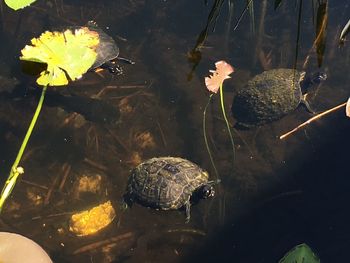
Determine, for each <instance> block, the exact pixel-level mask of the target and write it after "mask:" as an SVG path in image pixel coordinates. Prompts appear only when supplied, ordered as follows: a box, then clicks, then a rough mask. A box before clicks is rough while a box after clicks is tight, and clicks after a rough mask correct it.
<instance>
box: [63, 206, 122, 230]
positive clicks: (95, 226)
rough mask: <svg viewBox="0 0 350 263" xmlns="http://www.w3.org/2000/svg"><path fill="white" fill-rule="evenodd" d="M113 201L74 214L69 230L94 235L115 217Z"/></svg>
mask: <svg viewBox="0 0 350 263" xmlns="http://www.w3.org/2000/svg"><path fill="white" fill-rule="evenodd" d="M115 215H116V214H115V210H114V208H113V206H112V204H111V201H107V202H105V203H103V204H100V205H98V206H95V207H93V208H91V209H90V210H85V211H82V212H79V213H77V214H74V215H72V217H71V220H70V226H69V230H70V231H71V232H73V233H74V234H76V235H77V236H87V235H92V234H95V233H96V232H98V231H99V230H101V229H102V228H104V227H106V226H108V225H109V224H110V223H111V222H112V221H113V219H114V218H115Z"/></svg>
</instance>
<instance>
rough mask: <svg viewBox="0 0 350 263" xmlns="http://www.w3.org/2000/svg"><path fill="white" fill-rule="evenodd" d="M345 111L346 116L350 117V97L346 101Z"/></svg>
mask: <svg viewBox="0 0 350 263" xmlns="http://www.w3.org/2000/svg"><path fill="white" fill-rule="evenodd" d="M345 113H346V116H348V117H349V118H350V98H349V99H348V101H347V102H346V106H345Z"/></svg>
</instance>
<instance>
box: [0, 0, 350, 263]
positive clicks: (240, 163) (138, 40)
mask: <svg viewBox="0 0 350 263" xmlns="http://www.w3.org/2000/svg"><path fill="white" fill-rule="evenodd" d="M217 2H218V3H220V1H217ZM273 2H274V1H253V3H254V8H253V13H249V11H247V12H246V13H245V14H244V16H243V18H242V20H241V21H240V23H239V24H238V27H237V29H236V30H233V28H234V27H235V25H236V23H237V21H238V19H239V16H240V14H241V13H242V11H243V10H244V8H245V4H246V1H223V4H222V6H221V9H220V8H218V9H217V12H219V14H220V15H219V16H218V17H217V19H216V24H215V25H214V23H213V22H210V23H209V22H208V16H209V14H210V11H211V9H212V5H213V3H212V2H209V3H208V4H207V5H206V4H205V3H204V1H191V3H190V1H181V0H180V1H143V0H135V1H126V0H125V1H124V0H123V1H84V2H81V1H63V0H60V1H52V2H50V1H39V2H38V3H36V4H35V5H34V6H33V7H29V8H26V9H24V10H22V11H19V12H14V11H10V10H9V9H8V8H7V7H6V6H4V5H3V7H2V13H1V43H2V45H1V47H0V56H1V62H0V79H1V82H0V83H1V85H0V100H1V104H0V107H1V110H0V144H1V148H0V161H1V165H0V174H1V180H0V181H1V183H3V182H4V181H5V178H6V176H7V174H8V171H9V167H10V166H11V164H12V162H13V160H14V158H15V156H16V153H17V151H18V149H19V146H20V143H21V141H22V138H23V136H24V134H25V131H26V129H27V126H28V124H29V122H30V120H31V117H32V114H33V112H34V110H35V107H36V104H37V101H38V97H39V95H40V89H39V88H38V87H37V86H36V85H35V78H34V77H32V76H28V75H25V74H24V73H23V72H22V70H21V65H20V63H19V59H18V57H19V53H20V50H21V49H22V48H23V47H24V46H25V44H27V43H28V41H29V40H30V39H31V38H32V37H36V36H38V35H40V33H41V32H43V31H44V30H47V29H52V28H58V27H62V26H63V27H65V26H73V25H84V24H85V23H86V22H87V21H89V20H95V21H96V22H97V23H98V24H99V25H100V27H101V28H103V29H105V30H106V32H107V33H108V34H109V35H111V36H112V37H113V38H114V39H115V40H116V42H117V43H118V45H119V47H120V55H121V56H122V57H126V58H130V59H132V60H133V61H135V62H136V63H135V65H128V64H122V66H123V68H124V74H123V75H121V76H116V75H111V74H109V72H107V71H103V72H100V73H98V74H97V73H94V72H90V73H88V74H86V75H85V76H84V78H83V79H81V80H79V81H76V82H75V83H72V84H70V85H69V86H68V87H67V88H63V87H62V88H55V89H52V91H51V93H50V94H48V96H47V98H46V101H45V105H44V107H43V110H42V112H41V115H40V118H39V121H38V123H37V125H36V127H35V130H34V133H33V135H32V137H31V139H30V143H29V145H28V147H27V149H26V151H25V154H24V157H23V159H22V162H21V163H20V165H21V166H23V167H24V168H25V175H24V176H23V177H22V178H21V180H20V181H19V182H18V184H17V185H16V187H15V190H14V192H13V194H12V196H11V198H10V199H9V201H8V202H7V204H6V207H5V209H4V210H3V212H2V214H1V218H0V229H1V230H2V231H11V232H17V233H20V234H22V235H25V236H27V237H29V238H32V239H34V240H35V241H36V242H38V243H39V244H40V245H42V246H43V247H44V248H45V250H46V251H47V252H48V253H49V254H50V256H51V257H52V259H53V260H54V261H55V262H213V261H220V262H244V263H250V262H252V263H253V262H254V263H256V262H278V260H279V259H280V258H281V257H282V256H283V255H284V253H285V252H287V251H288V250H289V249H291V248H292V247H294V246H295V245H297V244H300V243H303V242H305V243H307V244H308V245H309V246H311V247H312V249H313V250H314V252H315V253H316V254H318V256H319V257H320V258H321V262H347V257H348V253H347V250H348V247H349V246H350V238H349V236H350V235H349V234H350V228H349V224H348V222H349V220H350V212H348V211H349V210H348V209H349V208H348V205H347V201H348V200H350V194H349V191H348V189H349V187H350V179H349V174H348V169H347V168H348V166H347V162H348V160H349V156H348V154H346V152H347V150H346V149H347V148H349V147H350V140H349V138H348V136H347V134H348V133H349V130H350V122H349V119H348V118H347V117H346V116H345V113H344V108H342V109H341V110H339V111H336V112H334V113H332V114H330V115H328V116H325V117H323V118H321V119H320V120H318V121H316V122H314V123H312V124H310V125H308V126H307V127H306V128H304V129H302V130H300V131H298V132H297V133H295V134H293V135H291V136H290V137H288V138H287V139H285V140H283V141H282V140H279V139H278V137H279V136H280V135H281V134H283V133H284V132H286V131H288V130H290V129H292V128H294V127H295V126H297V125H298V124H300V123H301V122H303V121H305V120H307V119H308V118H310V114H309V113H307V112H306V111H305V110H304V109H303V108H298V109H296V110H295V111H294V112H293V113H291V114H290V115H288V116H286V117H284V118H283V119H281V120H279V121H276V122H274V123H271V124H267V125H265V126H263V127H260V128H254V129H251V130H243V131H242V130H238V131H236V130H235V131H234V134H233V135H234V140H235V144H236V152H235V161H234V167H233V170H232V160H233V155H232V149H231V145H230V140H229V137H228V134H227V130H226V126H225V123H224V121H223V118H222V115H221V111H220V107H219V106H220V105H219V96H218V95H216V96H214V99H213V101H212V103H211V105H210V109H209V110H208V116H207V132H208V136H209V141H210V145H211V149H212V152H213V157H214V160H215V163H216V166H217V168H218V172H219V177H220V179H221V184H220V185H219V186H218V191H217V193H218V194H217V195H216V197H215V198H214V199H212V200H203V201H201V202H200V203H199V204H197V205H195V206H193V207H192V211H191V221H190V222H189V223H188V224H185V215H184V211H181V210H180V211H157V210H152V209H147V208H145V207H142V206H140V205H137V204H136V205H134V206H133V207H132V208H131V209H128V210H126V211H121V210H120V200H121V197H122V195H123V193H124V191H125V187H126V182H127V177H128V175H129V173H130V170H131V169H132V168H133V167H134V166H135V165H137V164H138V163H140V162H141V161H142V160H145V159H148V158H151V157H155V156H181V157H184V158H187V159H189V160H192V161H193V162H196V163H197V164H199V165H201V166H202V167H203V168H205V169H207V170H208V171H209V173H210V175H211V177H212V178H215V177H216V175H215V173H214V170H213V167H212V166H211V163H210V159H209V156H208V154H207V150H206V148H205V144H204V138H203V129H202V117H203V109H204V107H205V105H206V103H207V101H208V98H209V94H208V92H207V91H206V88H205V85H204V77H205V76H207V75H208V70H209V69H214V63H215V62H216V61H218V60H222V59H224V60H226V61H228V62H229V63H231V64H232V65H233V66H234V67H235V69H236V71H235V73H233V74H232V78H231V79H230V80H227V81H225V84H224V89H225V103H226V105H225V106H226V111H227V112H229V111H230V106H231V102H232V98H233V96H234V93H235V92H237V91H238V90H239V89H240V88H243V86H244V84H245V83H246V81H247V80H248V79H249V78H250V77H252V76H253V75H255V74H258V73H260V72H262V71H264V70H267V69H270V68H280V67H289V68H293V67H294V66H295V67H296V68H297V69H306V70H307V71H311V72H312V71H314V72H316V71H323V72H326V73H327V75H328V79H327V80H326V81H325V82H323V83H322V84H321V85H319V86H318V87H316V88H315V89H313V90H311V91H310V94H309V96H308V100H309V102H310V104H311V106H312V107H313V109H314V110H315V111H317V112H321V111H323V110H326V109H328V108H331V107H333V106H336V105H338V104H340V103H343V102H345V101H346V100H347V98H348V97H349V95H350V91H349V84H348V83H349V82H350V77H349V76H350V75H349V70H348V68H349V62H350V49H349V44H348V43H346V44H345V46H344V47H342V48H340V47H338V37H339V34H340V31H341V29H342V27H343V26H344V25H345V24H346V22H347V21H348V19H349V13H350V12H349V11H350V7H349V5H348V4H347V1H332V2H329V3H328V5H327V16H328V22H327V26H326V35H325V36H324V41H323V42H322V41H321V44H322V43H323V44H324V45H325V46H324V49H323V50H324V51H322V52H321V51H320V52H319V53H320V55H319V56H317V55H316V52H315V46H313V43H314V40H315V36H316V33H315V28H317V13H318V12H317V11H318V7H319V5H318V3H316V2H318V1H313V2H315V3H314V6H312V4H311V2H312V1H302V2H301V7H302V12H301V13H299V10H300V9H299V8H300V1H282V4H281V6H280V7H278V9H277V10H274V3H273ZM325 2H326V1H323V3H325ZM299 14H300V20H299V23H298V17H299ZM253 18H254V19H253ZM324 18H325V17H323V19H324ZM207 23H208V24H209V26H208V28H207V29H208V30H207V32H206V33H207V36H206V38H205V41H203V42H201V41H200V45H199V46H197V48H196V49H195V47H196V43H198V39H201V38H200V34H201V32H203V30H205V26H206V24H207ZM214 27H215V30H213V29H214ZM317 47H319V48H320V49H321V50H322V47H321V46H320V44H318V45H317ZM194 49H195V51H196V52H195V54H197V57H195V58H194V57H193V56H192V60H189V58H190V54H191V51H192V53H194V52H193V50H194ZM303 64H305V66H303ZM81 98H83V99H81ZM88 98H91V99H94V100H97V101H98V103H97V106H91V105H92V104H86V100H87V99H88ZM99 103H101V104H99ZM94 105H95V104H94ZM89 107H91V110H87V109H88V108H89ZM116 109H119V111H118V110H116ZM229 117H230V118H229V120H230V122H231V123H234V120H233V118H232V117H231V115H230V116H229ZM84 175H87V176H93V175H100V176H101V178H102V184H101V188H100V190H99V191H97V192H96V193H94V194H92V195H88V196H85V195H79V194H77V191H78V190H77V181H78V179H79V178H81V177H82V176H84ZM106 200H112V202H113V206H114V207H115V209H116V213H117V216H116V218H115V220H114V221H113V223H112V224H111V225H109V226H108V227H107V228H106V229H104V230H102V231H101V232H99V233H98V234H96V235H93V236H90V237H77V236H75V235H74V234H73V233H71V232H70V231H69V226H68V223H69V218H70V216H71V215H72V214H73V213H76V212H78V211H80V210H84V209H87V208H89V207H92V206H95V205H97V204H99V203H102V202H104V201H106ZM85 246H86V247H85Z"/></svg>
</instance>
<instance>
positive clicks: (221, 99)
mask: <svg viewBox="0 0 350 263" xmlns="http://www.w3.org/2000/svg"><path fill="white" fill-rule="evenodd" d="M220 103H221V110H222V116H223V117H224V119H225V123H226V126H227V131H228V133H229V135H230V140H231V145H232V153H233V162H234V160H235V144H234V142H233V136H232V133H231V127H230V124H229V122H228V120H227V117H226V112H225V105H224V91H223V85H222V83H221V85H220Z"/></svg>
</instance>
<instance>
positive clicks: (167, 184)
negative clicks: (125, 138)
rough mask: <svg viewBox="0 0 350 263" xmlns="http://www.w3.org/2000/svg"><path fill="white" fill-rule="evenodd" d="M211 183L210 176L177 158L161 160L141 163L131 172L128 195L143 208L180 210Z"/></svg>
mask: <svg viewBox="0 0 350 263" xmlns="http://www.w3.org/2000/svg"><path fill="white" fill-rule="evenodd" d="M207 182H208V173H207V172H206V171H204V170H202V169H201V168H200V167H199V166H198V165H196V164H194V163H192V162H190V161H188V160H186V159H182V158H178V157H159V158H152V159H149V160H147V161H145V162H143V163H141V164H139V165H138V166H137V167H136V168H135V169H134V170H133V171H132V173H131V175H130V177H129V181H128V190H127V194H128V195H129V196H132V199H133V200H135V201H137V202H139V203H140V204H142V205H145V206H148V207H152V208H157V209H163V210H168V209H178V208H181V207H182V206H184V205H185V204H186V203H187V202H188V201H189V200H190V198H191V195H192V193H193V192H194V191H195V190H196V189H197V188H199V187H201V186H202V185H204V184H206V183H207Z"/></svg>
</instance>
